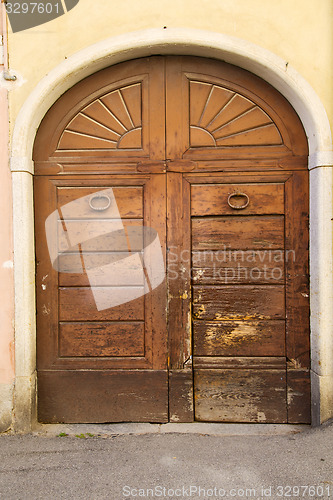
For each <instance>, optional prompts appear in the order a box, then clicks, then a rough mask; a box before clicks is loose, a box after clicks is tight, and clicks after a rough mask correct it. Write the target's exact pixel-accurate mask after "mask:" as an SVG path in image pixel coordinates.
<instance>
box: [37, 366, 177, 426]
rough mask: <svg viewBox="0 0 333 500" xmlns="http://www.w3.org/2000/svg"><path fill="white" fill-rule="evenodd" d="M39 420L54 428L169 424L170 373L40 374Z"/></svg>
mask: <svg viewBox="0 0 333 500" xmlns="http://www.w3.org/2000/svg"><path fill="white" fill-rule="evenodd" d="M38 420H39V422H44V423H53V424H54V423H62V422H65V423H77V422H82V423H85V422H86V423H89V422H92V423H98V422H101V423H104V422H167V421H168V376H167V372H166V371H162V370H160V371H158V370H155V371H147V370H127V371H124V370H122V371H112V370H111V371H102V370H100V371H93V370H89V371H87V370H80V371H73V370H66V371H62V370H59V371H51V370H45V371H40V372H39V373H38Z"/></svg>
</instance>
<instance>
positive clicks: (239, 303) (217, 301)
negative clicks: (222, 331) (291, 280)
mask: <svg viewBox="0 0 333 500" xmlns="http://www.w3.org/2000/svg"><path fill="white" fill-rule="evenodd" d="M284 311H285V297H284V286H283V285H274V286H270V285H258V286H251V285H239V286H238V285H235V286H229V285H225V286H211V285H207V286H197V285H196V286H193V316H194V318H195V319H206V320H220V321H224V320H241V319H243V320H260V319H283V318H284V314H285V312H284Z"/></svg>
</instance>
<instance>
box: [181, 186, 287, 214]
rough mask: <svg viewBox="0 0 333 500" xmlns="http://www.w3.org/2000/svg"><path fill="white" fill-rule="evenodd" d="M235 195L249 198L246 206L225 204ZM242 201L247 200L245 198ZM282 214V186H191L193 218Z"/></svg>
mask: <svg viewBox="0 0 333 500" xmlns="http://www.w3.org/2000/svg"><path fill="white" fill-rule="evenodd" d="M237 192H240V193H245V194H246V195H247V196H248V202H249V204H248V206H247V207H245V208H242V209H240V210H239V209H234V208H232V207H230V205H229V204H228V197H229V196H230V195H232V194H233V193H237ZM233 198H236V197H233ZM242 198H243V199H244V200H245V201H246V197H242ZM230 201H231V202H232V199H231V200H230ZM283 213H284V185H283V184H264V183H262V184H251V183H248V184H194V185H192V187H191V215H192V216H196V215H198V216H205V215H229V214H232V215H238V216H239V215H249V214H256V215H259V214H283Z"/></svg>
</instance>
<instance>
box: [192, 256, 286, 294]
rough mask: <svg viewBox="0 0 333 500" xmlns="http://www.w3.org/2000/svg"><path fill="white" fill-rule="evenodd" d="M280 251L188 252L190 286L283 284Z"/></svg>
mask: <svg viewBox="0 0 333 500" xmlns="http://www.w3.org/2000/svg"><path fill="white" fill-rule="evenodd" d="M284 260H285V253H284V251H283V250H267V249H266V250H228V249H225V250H220V251H210V250H208V251H194V252H192V262H193V268H192V279H193V283H194V284H197V285H199V284H207V285H209V284H216V285H220V284H227V283H235V284H237V283H238V284H242V283H244V284H248V283H257V284H258V285H260V284H265V283H270V284H280V283H284Z"/></svg>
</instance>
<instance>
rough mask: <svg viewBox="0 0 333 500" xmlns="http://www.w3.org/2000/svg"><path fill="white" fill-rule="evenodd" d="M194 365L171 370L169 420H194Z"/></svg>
mask: <svg viewBox="0 0 333 500" xmlns="http://www.w3.org/2000/svg"><path fill="white" fill-rule="evenodd" d="M193 420H194V408H193V373H192V367H190V369H188V368H187V369H184V370H170V371H169V421H170V422H193Z"/></svg>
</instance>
